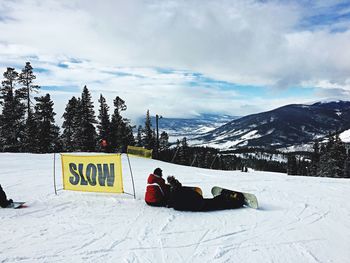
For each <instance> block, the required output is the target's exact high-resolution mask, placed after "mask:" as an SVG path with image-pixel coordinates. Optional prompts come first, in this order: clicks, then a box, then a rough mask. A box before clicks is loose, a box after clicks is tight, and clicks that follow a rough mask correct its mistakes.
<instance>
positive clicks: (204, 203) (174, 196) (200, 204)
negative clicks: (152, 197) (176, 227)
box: [169, 187, 244, 212]
mask: <svg viewBox="0 0 350 263" xmlns="http://www.w3.org/2000/svg"><path fill="white" fill-rule="evenodd" d="M243 200H244V199H239V200H232V199H230V198H228V197H226V196H225V195H219V196H216V197H214V198H203V197H202V196H201V195H200V194H198V193H197V192H196V191H193V190H192V189H189V188H186V187H181V188H179V189H176V190H172V189H170V200H169V207H173V208H174V209H175V210H180V211H203V212H204V211H214V210H224V209H234V208H239V207H242V206H243Z"/></svg>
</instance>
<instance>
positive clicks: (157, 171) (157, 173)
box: [153, 168, 163, 176]
mask: <svg viewBox="0 0 350 263" xmlns="http://www.w3.org/2000/svg"><path fill="white" fill-rule="evenodd" d="M153 174H155V175H159V176H162V175H163V174H162V169H160V168H156V169H155V170H154V172H153Z"/></svg>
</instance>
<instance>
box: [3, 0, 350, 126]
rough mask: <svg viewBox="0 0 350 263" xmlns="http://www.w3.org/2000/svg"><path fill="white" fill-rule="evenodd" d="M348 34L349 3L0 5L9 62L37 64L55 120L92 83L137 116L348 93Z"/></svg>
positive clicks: (135, 0) (258, 107)
mask: <svg viewBox="0 0 350 263" xmlns="http://www.w3.org/2000/svg"><path fill="white" fill-rule="evenodd" d="M349 29H350V1H336V0H333V1H327V0H324V1H307V0H300V1H287V0H281V1H252V0H245V1H241V0H215V1H214V0H188V1H184V0H127V1H125V0H101V1H90V0H69V1H66V0H57V1H52V0H45V1H44V0H43V1H40V0H35V1H34V0H0V67H1V70H2V72H4V71H5V70H6V67H9V66H11V67H15V68H16V69H17V70H18V71H20V70H21V69H22V68H23V67H24V65H25V62H26V61H30V62H31V64H32V66H33V68H34V69H35V73H36V75H37V80H36V84H39V85H40V86H41V93H50V94H51V95H52V98H53V100H54V103H55V111H56V112H57V114H58V116H57V117H61V115H62V113H63V111H64V107H65V105H66V103H67V101H68V99H70V98H71V97H72V96H80V93H81V91H82V88H83V86H84V85H87V87H88V88H89V90H90V91H91V93H92V95H93V98H94V101H95V109H96V110H97V106H98V104H97V99H98V97H99V94H101V93H102V94H103V95H104V96H105V97H106V98H107V101H108V103H109V104H110V106H112V101H113V99H114V98H115V97H116V96H120V97H121V98H123V99H124V100H125V101H126V104H127V106H128V110H127V111H126V113H125V114H124V115H125V117H129V118H131V119H132V120H133V121H135V120H136V118H137V117H139V116H144V115H145V112H146V110H147V109H149V110H150V112H151V114H153V115H155V114H161V115H163V116H165V117H193V116H196V115H198V114H201V113H219V114H230V115H235V116H237V115H246V114H251V113H257V112H261V111H266V110H270V109H273V108H276V107H278V106H282V105H285V104H289V103H310V102H315V101H318V100H326V99H327V100H328V99H343V100H350V30H349ZM58 122H59V121H58Z"/></svg>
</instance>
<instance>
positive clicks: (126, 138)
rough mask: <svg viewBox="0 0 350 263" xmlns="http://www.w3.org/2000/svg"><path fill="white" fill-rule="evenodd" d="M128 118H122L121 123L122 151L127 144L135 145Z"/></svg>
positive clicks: (124, 150) (125, 148)
mask: <svg viewBox="0 0 350 263" xmlns="http://www.w3.org/2000/svg"><path fill="white" fill-rule="evenodd" d="M133 128H134V127H132V126H131V124H130V120H129V119H127V118H123V123H122V152H126V150H127V147H128V145H135V138H134V134H133Z"/></svg>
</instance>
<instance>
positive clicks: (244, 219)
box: [0, 153, 350, 263]
mask: <svg viewBox="0 0 350 263" xmlns="http://www.w3.org/2000/svg"><path fill="white" fill-rule="evenodd" d="M122 161H123V174H124V188H125V191H126V192H129V193H132V192H133V190H132V183H131V179H130V171H129V167H128V162H127V158H126V156H125V155H123V157H122ZM130 162H131V166H132V171H133V175H134V179H135V188H136V199H134V198H133V196H130V195H127V194H119V195H115V194H101V193H100V194H98V193H86V192H73V191H64V190H60V191H58V195H55V193H54V187H53V155H52V154H46V155H34V154H9V153H1V154H0V167H1V168H0V169H1V172H0V183H1V184H2V186H3V188H4V190H5V191H6V193H7V195H8V197H9V198H12V199H14V200H16V201H26V202H27V205H28V207H27V208H22V209H1V208H0V221H1V227H0V247H1V249H0V262H104V263H105V262H240V263H242V262H259V263H261V262H291V263H295V262H339V263H343V262H349V259H350V202H348V201H347V198H348V197H349V193H350V180H346V179H330V178H311V177H298V176H294V177H292V176H287V175H286V174H281V173H269V172H254V171H249V172H248V173H242V172H240V171H217V170H207V169H199V168H194V167H186V166H179V165H174V164H169V163H165V162H161V161H155V160H149V159H142V158H137V157H130ZM156 167H161V168H162V169H163V172H164V174H165V175H174V176H175V177H177V178H178V179H179V180H180V181H181V182H182V183H183V184H184V185H192V186H200V187H201V188H202V190H203V193H204V195H205V196H206V197H208V198H209V197H211V194H210V190H211V188H212V186H214V185H219V186H223V187H227V188H231V189H236V190H241V191H245V192H250V193H254V194H255V195H256V196H257V197H258V200H259V204H260V208H259V209H258V210H254V209H250V208H241V209H237V210H225V211H215V212H180V211H175V210H173V209H170V208H156V207H149V206H147V205H146V204H145V202H144V200H143V197H144V191H145V184H146V180H147V176H148V174H149V173H150V172H152V171H153V170H154V168H156ZM56 178H57V184H58V188H62V178H61V169H60V158H59V155H56Z"/></svg>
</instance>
